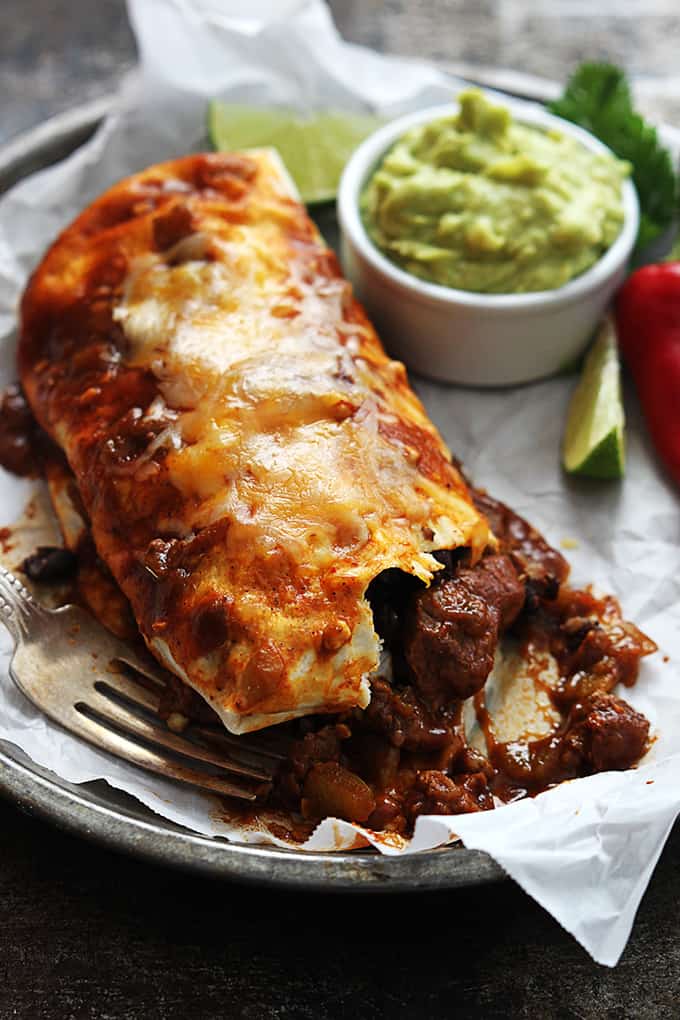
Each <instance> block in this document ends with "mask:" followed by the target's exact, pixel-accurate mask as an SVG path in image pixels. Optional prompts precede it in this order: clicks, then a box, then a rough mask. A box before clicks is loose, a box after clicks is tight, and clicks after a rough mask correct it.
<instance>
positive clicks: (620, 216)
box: [361, 89, 631, 294]
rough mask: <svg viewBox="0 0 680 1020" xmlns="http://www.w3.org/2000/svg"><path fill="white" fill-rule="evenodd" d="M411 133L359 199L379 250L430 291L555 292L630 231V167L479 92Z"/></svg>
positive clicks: (391, 152)
mask: <svg viewBox="0 0 680 1020" xmlns="http://www.w3.org/2000/svg"><path fill="white" fill-rule="evenodd" d="M458 102H459V109H458V110H457V111H456V112H452V113H450V114H449V115H448V116H445V117H440V118H437V119H436V120H432V121H428V122H426V123H424V124H416V125H415V126H414V127H412V128H410V130H408V131H406V132H405V134H403V135H402V136H401V137H400V138H399V139H398V140H397V141H396V142H395V144H394V145H393V146H392V147H391V148H390V149H389V150H388V152H387V153H386V154H385V156H384V157H383V158H382V160H381V162H380V163H379V165H378V166H377V167H376V169H375V170H374V172H373V173H372V174H371V176H370V178H369V180H368V183H367V184H366V186H365V188H364V190H363V193H362V195H361V213H362V217H363V220H364V223H365V225H366V229H367V231H368V234H369V236H370V238H371V240H372V241H373V243H374V244H375V245H376V246H377V247H378V248H379V249H380V250H381V251H382V252H383V253H384V254H385V255H386V256H387V257H388V258H390V259H391V260H392V261H393V262H395V263H396V264H397V265H398V266H400V267H401V268H402V269H405V270H406V271H407V272H409V273H412V274H413V275H414V276H417V277H419V278H420V279H422V280H427V281H429V282H430V283H437V284H440V285H442V286H445V287H455V288H458V289H461V290H469V291H475V292H477V293H482V294H524V293H528V292H531V291H541V290H552V289H554V288H555V287H562V286H563V285H564V284H565V283H568V282H569V280H572V279H573V278H574V277H576V276H579V275H580V274H581V273H583V272H584V271H585V270H586V269H589V268H590V267H591V266H592V265H594V263H595V262H597V260H598V259H599V258H600V257H601V256H602V255H603V254H604V253H605V252H606V251H607V250H608V249H609V248H610V247H611V246H612V244H613V243H614V241H615V240H616V238H617V237H618V236H619V234H620V233H621V228H622V227H623V221H624V209H623V195H622V185H623V182H624V181H625V180H626V178H627V177H629V175H630V170H631V167H630V164H629V163H625V162H623V161H622V160H619V159H617V158H616V157H615V156H614V155H612V154H611V153H608V152H594V151H593V150H592V149H589V148H586V146H585V145H583V144H582V143H581V142H580V141H579V140H577V139H576V138H574V137H573V136H572V135H570V134H565V133H564V132H562V131H560V130H558V129H556V128H547V129H544V128H541V127H539V126H537V125H532V124H526V123H522V122H521V121H519V120H517V119H516V118H515V117H513V115H512V113H511V111H510V110H509V109H508V107H507V106H499V105H497V104H496V103H493V102H492V101H491V100H489V99H487V97H486V96H485V95H484V93H483V92H481V91H480V90H478V89H469V90H467V91H465V92H463V93H461V95H460V96H459V97H458Z"/></svg>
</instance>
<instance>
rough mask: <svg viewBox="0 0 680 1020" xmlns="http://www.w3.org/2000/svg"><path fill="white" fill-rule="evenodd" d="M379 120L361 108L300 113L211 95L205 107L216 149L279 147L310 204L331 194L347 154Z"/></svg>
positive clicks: (211, 139)
mask: <svg viewBox="0 0 680 1020" xmlns="http://www.w3.org/2000/svg"><path fill="white" fill-rule="evenodd" d="M381 123H382V122H381V121H380V120H379V119H378V118H377V117H370V116H362V115H360V114H347V113H318V114H314V115H313V116H310V117H300V116H298V115H297V114H295V113H293V112H291V111H290V110H283V109H267V108H265V107H260V106H238V105H233V104H231V103H220V102H218V101H217V100H215V99H213V101H212V102H211V103H210V106H209V108H208V131H209V134H210V141H211V142H212V144H213V145H214V146H215V148H216V149H218V150H220V151H222V152H225V151H229V150H230V149H255V148H261V147H263V146H272V147H273V148H275V149H278V152H279V155H280V156H281V159H282V160H283V162H284V163H285V165H286V167H287V169H288V172H289V173H290V175H291V177H292V178H293V180H294V181H295V183H296V185H297V188H298V191H299V192H300V197H301V198H302V201H303V202H306V203H307V204H308V205H311V204H313V203H315V202H328V201H330V200H331V199H334V198H335V196H336V194H337V190H338V182H339V180H340V174H341V173H342V171H343V169H344V167H345V164H346V163H347V160H348V159H349V157H350V156H351V155H352V153H353V152H354V150H355V149H356V147H357V146H358V145H359V143H360V142H362V141H363V140H364V138H366V136H367V135H369V134H371V132H372V131H375V129H376V128H377V127H379V125H380V124H381Z"/></svg>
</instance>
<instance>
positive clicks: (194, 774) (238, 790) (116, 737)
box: [67, 711, 267, 801]
mask: <svg viewBox="0 0 680 1020" xmlns="http://www.w3.org/2000/svg"><path fill="white" fill-rule="evenodd" d="M74 714H75V715H77V717H78V719H77V722H76V721H75V720H74V721H73V722H72V724H71V725H67V728H68V729H71V730H72V731H73V732H75V733H76V734H77V735H78V736H80V737H83V738H84V739H85V740H87V741H88V742H89V743H91V744H94V746H95V747H98V748H104V750H106V751H109V752H110V753H111V754H113V755H115V756H116V757H117V758H125V759H126V760H127V761H129V762H132V764H133V765H138V766H140V767H141V768H143V769H147V770H148V771H150V772H156V773H157V774H158V775H160V776H163V777H164V778H165V779H176V780H179V781H180V782H183V783H188V784H189V785H190V786H197V787H199V788H200V789H202V790H209V791H210V792H211V793H219V794H222V795H223V796H227V797H237V798H238V799H239V800H248V801H255V800H257V798H258V797H260V796H262V794H263V793H264V792H265V790H266V788H267V784H261V783H260V784H252V783H251V784H248V783H247V781H246V780H245V779H244V780H243V781H242V782H241V783H233V782H230V781H229V780H228V779H225V778H223V777H222V776H214V775H211V774H210V773H208V772H200V771H199V770H198V769H191V768H187V767H186V766H184V765H181V764H180V763H179V762H174V761H172V762H171V761H169V760H168V758H167V757H166V756H165V755H160V754H158V753H157V752H156V751H154V750H152V748H149V747H144V746H142V745H141V744H138V743H136V742H135V741H134V740H132V739H130V738H128V737H126V736H125V735H124V734H121V733H117V732H115V731H114V730H111V729H109V727H108V726H107V725H106V724H103V723H101V722H99V721H98V719H96V718H95V717H94V716H91V715H85V713H84V712H83V711H75V712H74Z"/></svg>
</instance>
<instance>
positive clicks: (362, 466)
mask: <svg viewBox="0 0 680 1020" xmlns="http://www.w3.org/2000/svg"><path fill="white" fill-rule="evenodd" d="M221 158H222V159H224V160H226V162H225V164H224V176H223V177H221V176H220V172H219V171H220V159H221ZM239 158H240V159H242V161H243V164H244V166H246V167H247V168H248V169H246V170H238V172H237V173H235V175H233V178H234V179H232V177H230V175H229V166H230V165H231V164H229V163H228V160H229V159H232V160H233V159H236V160H238V159H239ZM197 161H203V163H199V162H197ZM207 161H210V162H209V163H208V170H209V173H208V171H206V170H204V169H202V168H203V167H204V165H205V164H206V162H207ZM206 173H208V179H209V183H208V184H207V185H204V183H203V182H204V180H205V176H206ZM173 179H176V180H179V181H181V182H182V183H183V184H185V185H187V184H188V185H189V187H188V188H187V187H185V188H183V189H182V190H180V189H179V188H167V187H166V188H165V189H164V193H163V194H164V197H163V200H162V201H161V200H160V199H154V203H155V204H153V205H152V207H151V208H150V209H149V210H147V209H145V208H144V204H143V202H141V201H140V203H139V212H137V213H135V212H134V204H133V215H132V216H130V217H129V219H127V220H125V221H124V222H123V223H122V224H121V223H119V222H114V223H113V224H110V223H109V222H108V218H109V215H110V214H109V212H108V210H109V206H110V205H111V204H113V203H114V201H115V200H118V201H120V200H121V197H122V198H123V199H124V200H126V201H127V202H128V204H127V205H126V206H125V208H126V209H127V208H128V206H129V205H130V195H131V194H134V193H136V192H144V188H145V186H148V182H154V181H158V180H162V181H166V182H167V181H168V180H173ZM198 180H200V182H201V183H200V184H199V183H197V181H198ZM225 182H226V183H225ZM178 195H179V196H181V197H178ZM107 202H108V203H109V205H107ZM159 217H160V218H161V222H160V224H158V223H156V224H155V223H154V220H158V219H159ZM163 217H164V219H163ZM173 217H174V219H173ZM100 222H101V224H102V225H101V226H99V229H97V228H98V225H99V224H100ZM173 224H175V226H173ZM176 224H179V228H177V229H176ZM154 231H155V233H154ZM168 232H169V238H168V244H167V245H166V246H163V244H162V243H161V244H159V243H155V244H154V243H152V238H156V242H158V239H159V238H161V239H162V238H163V236H164V233H168ZM178 233H179V234H180V235H181V236H179V237H178V236H175V235H176V234H178ZM107 245H108V248H107ZM102 251H103V252H104V254H105V255H106V257H108V258H109V260H110V261H109V264H113V260H114V259H115V258H120V257H124V260H125V272H124V274H123V276H122V279H120V280H119V281H118V283H117V285H116V286H115V287H111V288H110V289H109V290H108V291H107V292H106V294H105V295H104V296H103V297H102V298H101V299H100V298H98V297H97V294H98V293H99V292H93V293H90V292H89V291H88V290H87V286H88V283H87V281H89V280H91V277H92V268H93V263H96V265H97V266H99V262H98V261H97V259H98V258H100V257H101V253H102ZM67 262H68V266H69V271H68V274H70V275H68V274H67V273H66V270H65V266H66V263H67ZM88 274H89V275H88ZM65 276H68V279H70V280H71V290H72V293H73V300H74V301H75V302H76V303H77V302H78V301H84V302H89V307H90V309H92V307H94V305H95V303H96V300H100V301H101V302H102V303H103V305H104V308H105V309H108V314H109V317H110V321H111V324H112V326H111V328H112V331H113V333H115V331H116V330H117V331H119V333H120V334H121V335H122V341H121V340H120V339H118V340H117V341H116V351H117V357H118V358H119V359H120V367H116V369H115V372H114V369H112V368H111V367H110V366H109V367H106V369H104V368H102V369H101V379H99V377H97V378H93V372H92V370H91V368H90V370H89V371H88V373H85V372H84V373H83V378H82V382H81V389H80V392H79V393H76V395H75V398H74V394H73V393H72V392H71V391H70V390H69V392H68V394H67V392H66V389H65V385H66V384H64V383H63V381H61V382H57V383H56V387H57V389H56V395H55V384H54V383H53V384H52V386H51V388H50V387H46V386H44V385H43V384H42V382H41V379H40V378H39V377H40V374H41V373H44V374H45V375H46V376H50V375H51V377H52V378H53V379H56V378H59V379H60V380H61V378H62V377H61V376H60V374H59V371H58V366H57V365H54V364H48V365H47V367H46V368H44V367H41V366H42V365H43V361H44V347H45V344H46V343H47V338H46V337H45V336H43V337H42V340H41V333H40V329H37V330H35V331H33V330H32V329H31V318H32V316H31V314H30V312H31V309H32V308H34V306H35V305H36V304H37V305H38V306H39V305H40V302H41V300H42V301H43V303H48V297H49V295H50V294H51V288H52V287H55V288H56V286H57V277H58V282H59V284H60V293H61V294H62V297H63V293H64V287H65ZM84 288H85V296H84V297H83V289H84ZM66 291H67V293H68V281H67V283H66ZM28 309H29V314H27V316H26V328H25V333H26V341H25V346H27V347H31V349H32V353H31V354H30V356H29V357H27V358H26V359H25V360H26V361H28V365H27V369H26V372H25V373H24V374H25V385H26V387H27V389H28V391H29V395H30V396H31V399H32V400H33V401H34V405H35V406H36V409H37V410H38V413H39V415H40V417H41V420H42V421H43V423H44V424H46V425H47V427H48V428H49V429H50V431H51V432H52V434H53V435H54V436H55V437H56V438H57V439H58V440H59V441H60V442H61V443H62V445H63V446H64V448H65V450H66V453H67V455H68V457H69V460H70V462H71V464H72V466H73V468H74V471H75V474H76V477H77V478H78V480H79V483H81V491H82V494H83V498H84V501H85V504H86V506H87V509H88V511H89V512H90V515H91V518H92V525H93V534H94V536H95V540H96V542H97V545H98V548H99V550H100V554H101V555H102V556H103V557H104V558H105V559H106V561H107V563H108V565H109V566H110V567H111V569H112V571H113V573H114V575H115V576H116V578H117V580H118V581H119V583H120V585H121V587H122V588H123V590H124V591H125V593H126V594H127V595H128V597H129V598H130V600H131V602H132V606H133V609H134V612H135V615H136V617H137V620H138V622H139V625H140V629H141V631H142V634H143V635H144V637H145V639H146V640H147V643H148V644H149V647H150V648H151V649H152V650H153V651H154V653H155V654H156V655H157V656H158V657H159V658H160V659H161V661H163V662H164V663H165V664H166V665H167V666H168V668H170V669H172V670H173V671H174V672H175V673H176V674H177V675H178V676H180V677H182V678H183V679H184V680H185V682H187V683H189V684H191V685H192V686H193V687H194V688H195V689H196V690H198V691H199V692H200V693H201V694H202V695H203V696H204V697H205V698H206V699H207V700H208V701H209V702H210V704H211V705H212V706H213V707H214V708H215V710H216V711H217V712H218V713H219V714H220V716H221V717H222V719H223V720H224V722H225V725H226V726H227V727H228V728H229V729H230V730H232V731H233V732H244V731H248V730H252V729H257V728H260V727H262V726H266V725H269V724H271V723H272V722H274V721H283V720H284V719H289V718H292V717H294V716H298V715H304V714H308V713H311V712H319V711H339V710H341V709H346V708H349V707H352V706H360V707H365V706H366V704H367V703H368V700H369V697H370V684H369V677H370V674H371V671H372V670H374V668H375V667H376V665H377V663H378V658H379V653H380V642H379V639H378V637H377V635H376V634H375V631H374V629H373V623H372V614H371V610H370V607H369V605H368V603H367V601H366V599H365V597H364V593H365V590H366V587H367V585H368V584H369V582H370V581H371V580H372V579H373V578H374V577H376V576H377V574H379V573H380V572H381V571H383V570H385V569H388V568H391V567H398V568H400V569H402V570H404V571H406V572H407V573H410V574H413V575H415V576H417V577H418V578H420V579H421V580H422V581H424V582H425V583H429V581H430V580H431V578H432V575H433V572H434V571H436V570H437V569H439V566H440V565H439V563H438V562H437V560H436V559H435V558H434V557H433V556H432V552H433V551H435V550H437V549H442V548H455V547H458V546H463V545H465V546H469V547H470V548H471V550H472V554H473V557H476V556H478V555H479V554H480V553H481V551H482V550H483V548H484V547H485V546H486V545H487V544H488V543H489V542H491V541H492V538H491V536H490V534H489V530H488V526H487V524H486V521H485V519H484V518H483V517H481V516H480V514H479V513H478V512H477V511H476V509H475V508H474V506H473V505H472V503H471V501H470V499H469V496H468V493H467V490H466V488H465V485H464V483H463V481H462V479H461V478H460V476H459V474H458V472H457V471H456V470H455V468H454V467H453V466H452V465H451V462H450V457H449V454H448V451H447V450H446V448H445V446H444V444H443V443H442V441H441V438H440V437H439V435H438V434H437V432H436V430H435V429H434V427H433V426H432V424H431V423H430V422H429V421H428V419H427V417H426V415H425V413H424V411H423V408H422V406H421V405H420V403H419V401H418V400H417V398H416V397H415V395H414V394H413V392H412V391H411V390H410V388H409V387H408V384H407V381H406V377H405V373H404V371H403V367H402V366H401V365H399V364H398V363H395V362H391V361H389V359H388V358H387V357H386V356H385V354H384V352H383V351H382V348H381V347H380V344H379V342H378V340H377V338H376V337H375V334H374V332H373V330H372V328H371V326H370V324H369V323H368V321H367V320H366V318H365V316H364V315H363V313H362V311H361V309H360V308H359V307H358V306H357V304H356V302H355V301H354V299H353V297H352V294H351V290H350V287H349V285H348V284H347V283H346V282H345V281H344V280H343V279H342V277H341V276H340V275H339V273H338V272H337V269H336V267H335V262H334V259H333V257H332V256H331V255H330V253H329V252H328V251H327V249H326V248H325V246H324V244H323V241H322V239H321V238H320V237H319V235H318V234H317V232H316V230H315V228H314V227H313V225H312V224H311V222H310V221H309V220H308V219H307V217H306V215H305V213H304V210H303V209H302V208H301V207H300V206H299V205H298V204H297V202H296V201H295V200H294V196H293V195H292V194H291V191H290V183H289V181H288V178H287V176H286V175H285V172H284V171H283V170H282V168H281V165H280V162H279V160H278V158H277V157H276V156H275V154H274V153H272V152H269V151H267V150H260V151H257V152H251V153H249V154H248V155H247V156H246V157H238V156H237V157H218V156H215V157H188V158H187V159H185V160H181V161H177V162H176V163H171V164H164V165H162V166H160V167H154V168H151V169H150V170H148V171H146V172H145V173H144V174H141V175H138V176H137V177H136V178H131V179H130V180H128V181H124V182H122V183H121V184H120V185H118V186H117V188H115V189H113V190H112V192H109V193H108V195H107V196H104V197H103V198H102V199H100V201H99V203H95V205H94V206H93V207H92V209H91V210H88V211H86V213H84V214H83V216H82V217H81V218H80V220H78V221H76V223H75V224H74V226H73V227H72V228H70V231H67V232H66V233H65V235H63V236H62V238H61V239H60V241H58V242H57V245H56V246H55V248H53V249H52V251H51V252H50V254H49V255H48V257H47V259H46V260H45V262H44V263H43V266H42V267H41V268H40V269H39V270H38V273H37V274H36V277H35V278H34V282H33V284H32V288H31V290H30V291H29V295H28ZM38 319H40V316H38ZM40 321H41V322H42V323H43V326H42V328H43V329H44V318H43V319H42V320H40ZM113 333H112V335H113ZM95 340H96V336H95V334H94V332H93V331H92V330H91V331H90V333H89V334H88V335H85V336H83V337H82V339H81V346H82V347H83V348H87V347H88V344H89V345H93V344H94V343H95ZM43 341H44V343H43ZM41 359H42V360H41ZM48 361H49V359H48ZM36 365H38V368H36ZM105 372H108V373H109V374H108V375H106V374H105ZM112 374H115V379H116V386H117V388H115V387H114V386H113V383H111V387H112V393H113V395H112V396H111V397H109V398H108V400H109V404H110V403H111V401H114V402H115V400H118V401H119V403H120V406H119V407H117V408H116V413H117V411H120V416H119V417H116V415H115V414H114V415H113V420H112V421H111V422H110V423H109V425H107V426H106V427H104V426H102V424H101V417H97V416H96V414H95V413H92V417H91V418H88V414H90V413H91V412H90V410H89V409H88V407H89V405H88V404H87V401H85V402H84V404H83V409H82V410H80V411H74V402H73V401H74V399H75V402H76V403H77V402H78V401H79V400H80V401H82V400H83V398H84V396H86V395H87V393H89V392H90V391H92V390H93V384H94V388H99V389H100V392H101V394H102V397H101V399H102V400H104V401H105V400H106V399H107V394H108V392H109V390H108V389H107V387H108V386H109V383H108V381H107V380H108V379H109V376H111V375H112ZM95 375H96V373H95ZM121 380H123V381H125V382H126V385H125V386H121ZM140 380H141V381H140ZM142 381H143V386H144V388H145V390H146V389H149V388H151V389H152V392H153V396H152V399H150V400H149V403H148V404H147V406H137V405H136V404H135V399H136V398H133V397H131V396H130V395H129V392H128V391H132V390H133V389H134V387H137V388H138V389H139V387H140V386H141V385H142ZM60 386H61V387H62V389H61V390H60V389H59V387H60ZM68 386H70V387H75V386H76V383H74V382H73V379H71V380H70V382H69V383H68ZM121 388H122V389H123V390H124V392H125V394H127V396H124V395H119V391H120V390H121ZM48 392H49V396H48ZM135 392H136V391H135ZM60 395H61V399H60ZM67 397H68V398H69V399H68V400H67ZM106 406H109V405H106ZM126 414H127V415H128V416H129V415H130V414H132V415H133V416H134V421H135V422H136V423H137V424H136V425H135V428H136V430H137V431H136V432H135V443H134V444H133V447H134V448H133V452H132V453H128V452H127V446H126V445H125V442H124V438H125V437H124V436H123V438H122V439H121V438H120V437H119V432H120V429H121V424H120V423H121V421H127V419H126V418H125V415H126ZM95 423H96V424H95ZM147 423H148V429H149V432H148V435H147V434H146V433H145V432H144V429H145V428H146V426H147ZM93 433H94V434H95V438H94V439H93ZM138 434H139V435H140V436H141V437H142V438H141V439H137V436H138ZM107 444H108V446H107ZM119 447H120V448H124V449H125V450H126V453H125V456H124V457H123V456H120V457H118V459H117V460H115V462H114V463H111V461H112V455H111V452H110V451H112V450H114V451H117V450H118V449H119ZM103 463H105V464H106V465H107V467H106V469H105V470H104V469H103V468H102V464H103ZM95 472H96V473H97V484H96V486H94V485H93V484H92V476H93V475H94V474H95ZM144 508H148V509H147V511H146V516H145V515H144ZM121 521H122V523H123V525H124V526H123V528H121V527H120V526H119V525H120V522H121ZM126 522H128V524H129V526H128V527H125V523H126ZM158 541H161V542H162V543H166V544H167V543H171V544H172V549H173V553H172V555H173V556H174V557H175V558H174V560H173V563H174V564H175V567H174V568H173V571H172V572H170V573H168V575H167V576H166V574H165V573H163V572H161V573H160V574H158V573H156V574H153V585H152V584H151V582H150V581H149V579H148V577H147V575H146V574H145V573H144V570H145V569H148V570H150V571H151V573H153V570H151V568H148V563H149V557H150V551H151V550H152V548H155V545H154V542H155V543H156V545H157V544H158ZM197 548H200V555H197V554H196V553H195V550H196V549H197ZM211 613H212V614H213V616H210V615H209V614H211ZM219 613H222V614H223V616H224V626H223V627H222V623H220V622H219V621H218V624H219V625H218V624H216V625H215V626H217V630H218V632H219V636H220V637H221V638H222V640H220V641H219V642H218V644H217V646H216V647H212V641H209V642H208V644H209V645H210V647H208V648H207V650H204V649H203V648H201V647H200V640H201V638H200V634H201V632H202V631H201V626H200V617H201V615H202V614H203V616H205V619H208V618H209V622H211V621H213V622H214V618H215V614H218V615H219ZM205 614H208V615H207V616H206V615H205ZM192 616H193V620H192ZM211 626H212V622H211ZM206 627H207V624H206ZM220 628H222V629H221V630H220ZM214 630H215V627H213V632H214ZM197 634H198V637H197V636H196V635H197Z"/></svg>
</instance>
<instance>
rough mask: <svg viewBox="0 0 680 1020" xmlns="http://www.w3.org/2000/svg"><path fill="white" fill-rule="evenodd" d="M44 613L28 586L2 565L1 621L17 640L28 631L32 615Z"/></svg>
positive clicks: (0, 590)
mask: <svg viewBox="0 0 680 1020" xmlns="http://www.w3.org/2000/svg"><path fill="white" fill-rule="evenodd" d="M39 615H42V608H41V606H39V605H38V603H37V602H36V601H35V599H34V598H33V596H32V595H31V593H30V591H29V590H28V588H26V587H24V585H23V584H22V583H21V581H20V580H19V578H18V577H15V576H14V574H12V573H11V572H10V571H9V570H7V569H6V568H5V567H3V566H0V623H4V625H5V627H6V628H7V630H8V631H9V632H10V634H11V635H12V637H13V638H14V640H15V642H18V641H20V640H21V638H22V637H24V635H25V634H26V633H27V632H28V626H29V621H30V619H31V617H36V616H39Z"/></svg>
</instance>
